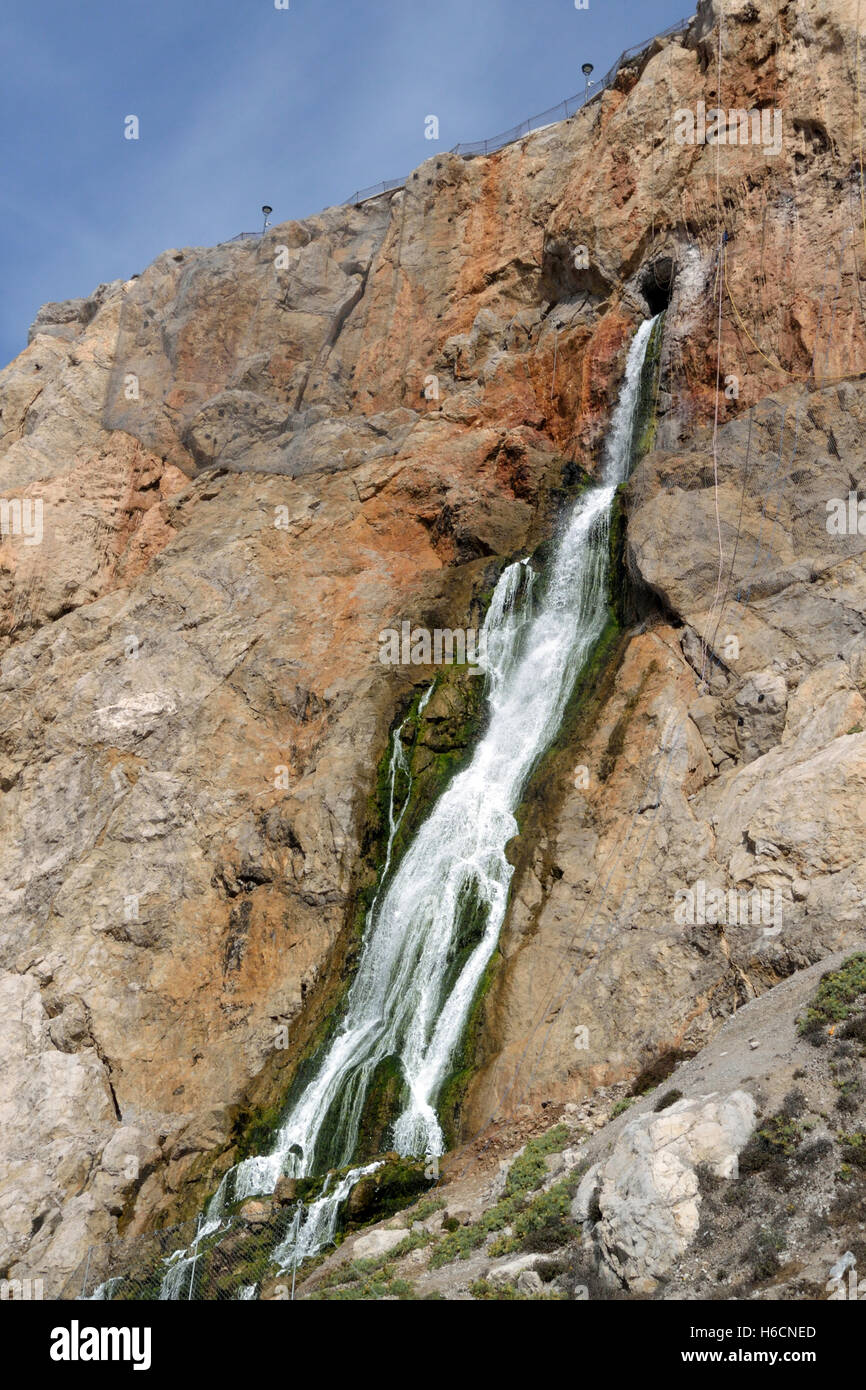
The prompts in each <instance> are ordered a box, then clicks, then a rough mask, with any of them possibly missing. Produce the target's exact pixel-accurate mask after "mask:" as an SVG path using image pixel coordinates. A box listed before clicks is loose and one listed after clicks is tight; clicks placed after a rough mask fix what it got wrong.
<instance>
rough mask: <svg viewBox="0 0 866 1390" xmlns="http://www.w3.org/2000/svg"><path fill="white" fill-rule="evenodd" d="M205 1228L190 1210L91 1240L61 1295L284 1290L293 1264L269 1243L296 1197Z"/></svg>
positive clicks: (131, 1297) (204, 1295)
mask: <svg viewBox="0 0 866 1390" xmlns="http://www.w3.org/2000/svg"><path fill="white" fill-rule="evenodd" d="M252 1206H253V1208H254V1210H253V1212H252V1213H249V1212H248V1213H247V1214H246V1215H244V1214H243V1212H238V1213H235V1214H234V1215H233V1216H232V1217H231V1218H230V1219H228V1220H226V1221H223V1222H222V1223H221V1224H220V1225H219V1227H218V1228H214V1229H210V1230H209V1229H208V1227H207V1226H206V1225H205V1224H204V1223H203V1218H201V1217H193V1218H191V1219H190V1220H188V1221H183V1222H181V1223H180V1224H179V1225H176V1226H165V1227H163V1228H162V1229H161V1230H158V1231H147V1232H145V1234H143V1235H140V1236H135V1237H133V1238H132V1239H123V1238H121V1237H116V1238H115V1239H114V1240H111V1241H107V1242H105V1243H104V1244H103V1245H100V1246H93V1247H92V1248H91V1249H90V1250H89V1251H88V1252H87V1255H86V1256H85V1257H84V1259H83V1260H82V1261H81V1263H80V1264H79V1265H78V1268H77V1269H76V1270H75V1271H74V1272H73V1273H72V1274H71V1275H70V1277H69V1279H68V1280H67V1282H66V1285H65V1287H64V1289H63V1292H62V1294H61V1298H64V1299H87V1300H90V1299H98V1300H106V1301H112V1302H124V1301H156V1300H173V1301H178V1302H183V1301H188V1300H208V1301H214V1300H220V1299H229V1300H231V1301H236V1300H238V1299H241V1300H243V1299H255V1298H258V1297H259V1296H260V1294H261V1292H262V1289H263V1287H264V1288H265V1290H266V1291H267V1292H268V1293H269V1295H270V1296H271V1297H276V1298H287V1297H290V1291H291V1286H292V1271H291V1269H289V1270H288V1272H287V1271H286V1270H284V1269H282V1268H281V1267H280V1266H278V1265H277V1264H276V1263H275V1262H274V1259H273V1255H274V1251H275V1250H277V1249H278V1248H279V1246H280V1245H281V1243H283V1242H284V1241H285V1240H286V1237H287V1236H289V1235H290V1233H291V1231H292V1228H293V1223H294V1222H295V1217H296V1214H297V1211H298V1206H297V1203H296V1202H292V1203H288V1204H284V1205H280V1204H278V1203H276V1202H273V1201H266V1202H261V1203H258V1202H257V1203H253V1204H252Z"/></svg>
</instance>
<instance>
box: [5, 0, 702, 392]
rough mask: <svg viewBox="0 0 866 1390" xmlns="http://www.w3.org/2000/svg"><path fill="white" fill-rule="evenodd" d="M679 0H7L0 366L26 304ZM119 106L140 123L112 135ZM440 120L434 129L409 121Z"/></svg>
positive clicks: (389, 173)
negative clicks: (132, 130) (579, 1)
mask: <svg viewBox="0 0 866 1390" xmlns="http://www.w3.org/2000/svg"><path fill="white" fill-rule="evenodd" d="M689 13H691V9H690V7H689V5H688V0H589V8H588V9H585V10H577V9H576V8H575V4H574V0H369V3H367V2H366V0H355V3H353V0H290V8H289V9H288V10H277V9H276V8H275V5H274V0H137V3H136V2H135V0H134V2H133V3H129V0H79V3H74V0H73V2H72V3H70V0H38V2H37V3H35V4H18V5H15V6H6V7H4V12H3V14H2V17H0V40H2V46H3V52H4V55H5V60H4V65H3V66H4V72H3V83H2V87H0V119H2V129H3V131H4V135H5V138H4V142H3V144H4V152H3V163H2V177H0V203H2V217H0V264H2V266H3V268H4V274H3V294H2V299H0V306H2V307H0V365H3V364H5V363H6V362H8V361H9V360H10V358H12V357H13V356H14V355H15V354H16V353H17V352H19V351H20V350H21V348H22V347H23V346H24V345H25V343H26V338H27V329H28V326H29V324H30V323H31V321H32V319H33V317H34V316H35V313H36V310H37V309H38V307H39V305H40V304H43V303H44V302H45V301H46V300H49V299H69V298H71V297H73V296H76V295H86V294H88V293H89V292H90V291H91V290H92V289H93V288H94V287H95V286H96V285H97V284H99V282H100V281H103V280H105V281H108V280H114V279H117V278H118V277H120V276H123V277H126V276H128V275H131V274H132V273H134V272H135V271H140V270H142V269H143V268H144V267H145V266H146V265H147V264H148V263H149V262H150V261H152V260H153V259H154V257H155V256H157V255H159V253H160V252H161V251H162V250H164V249H165V248H167V247H173V246H178V247H179V246H201V245H209V244H213V243H214V242H217V241H221V240H224V239H226V238H227V237H230V236H233V235H234V234H235V233H236V232H240V231H248V230H255V229H257V228H258V227H259V226H260V223H261V215H260V212H259V208H260V207H261V205H262V203H270V204H271V205H272V206H273V208H274V216H273V218H272V221H273V222H274V223H276V222H278V221H285V220H286V219H288V218H292V217H304V216H308V215H309V214H310V213H313V212H316V211H318V210H319V209H320V208H322V207H327V206H328V205H330V204H332V203H337V202H342V201H343V200H344V199H345V198H347V197H348V196H349V195H350V194H351V193H353V192H354V190H355V189H356V188H360V187H363V186H365V185H367V184H372V183H376V182H377V181H379V180H380V179H384V178H395V177H398V176H400V175H403V174H406V173H408V172H409V171H410V170H411V169H413V168H414V167H415V166H416V165H417V164H420V163H421V161H422V160H424V159H426V158H428V157H429V156H430V155H431V154H433V153H435V151H436V150H439V149H449V148H450V147H451V146H452V145H454V144H456V143H457V142H458V141H468V140H480V139H484V138H485V137H487V136H492V135H495V134H497V133H498V132H499V131H501V130H504V129H507V128H508V127H509V126H511V125H514V124H516V123H517V122H518V121H520V120H522V119H523V118H524V117H526V116H530V115H533V114H535V113H536V112H539V111H542V110H544V109H545V108H546V107H548V106H551V105H553V104H554V103H555V102H557V101H560V100H561V99H562V98H563V97H565V96H571V95H573V94H574V93H575V92H577V91H580V90H581V89H582V87H583V78H582V76H581V72H580V67H581V64H582V63H583V62H585V61H589V62H592V63H594V64H595V76H596V77H599V76H601V74H602V73H603V72H605V71H606V70H607V68H608V67H609V66H610V64H611V63H612V62H613V60H614V59H615V58H616V57H617V56H618V55H619V53H620V52H621V50H622V49H623V48H624V47H626V46H627V45H631V44H633V43H638V42H639V41H641V40H642V39H645V38H649V37H650V36H651V35H652V34H653V33H655V32H657V31H658V30H660V29H663V28H665V27H666V26H667V25H668V24H671V23H673V21H674V20H676V19H679V18H681V17H682V16H683V15H686V14H689ZM128 115H136V116H138V118H139V122H140V138H139V139H138V140H127V139H125V138H124V119H125V117H126V116H128ZM428 115H436V116H438V118H439V122H440V139H439V141H438V143H434V142H432V141H429V140H426V139H425V138H424V119H425V117H426V116H428Z"/></svg>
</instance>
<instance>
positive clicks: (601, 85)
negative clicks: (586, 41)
mask: <svg viewBox="0 0 866 1390" xmlns="http://www.w3.org/2000/svg"><path fill="white" fill-rule="evenodd" d="M693 19H694V15H692V16H690V17H689V18H688V19H678V20H677V21H676V23H675V24H671V25H669V26H668V28H667V29H662V31H661V33H659V34H654V35H653V36H652V38H651V39H645V40H644V42H643V43H639V44H635V45H634V46H633V47H632V48H626V49H623V51H622V53H621V54H620V55H619V57H618V58H617V60H616V62H615V63H614V64H613V65H612V67H610V68H609V69H608V71H607V72H606V73H605V75H604V77H602V78H601V79H600V80H599V81H598V82H594V83H592V90H591V91H589V92H587V91H586V90H585V91H584V92H581V93H580V94H579V95H578V96H573V97H566V98H565V100H564V101H560V102H558V103H557V105H556V106H550V107H548V109H547V110H546V111H541V112H539V114H538V115H537V116H529V117H528V119H527V120H525V121H521V122H520V124H519V125H515V126H512V127H511V129H510V130H505V131H503V132H502V134H501V135H494V136H493V137H492V138H491V139H489V140H474V141H470V142H469V143H467V144H458V145H455V146H454V148H453V149H452V150H451V154H457V155H460V156H461V157H462V158H464V159H472V158H474V156H476V155H485V154H495V153H496V151H497V150H501V149H504V148H505V146H506V145H513V144H514V143H515V141H517V140H523V139H525V138H526V136H527V135H531V134H532V132H533V131H534V130H538V129H540V128H541V127H543V126H546V125H555V124H556V123H557V122H558V121H567V120H570V119H571V117H572V116H573V115H575V113H576V112H577V111H579V110H580V108H581V107H582V106H584V105H589V104H590V103H592V102H593V101H595V100H596V98H597V97H600V96H601V94H602V92H605V91H607V90H608V88H609V87H611V86H613V83H614V82H615V81H616V77H617V73H618V72H619V70H620V68H621V67H622V66H623V64H625V63H627V62H628V60H629V59H630V58H636V57H639V56H640V55H641V54H643V53H645V52H646V50H647V49H648V48H651V47H652V45H653V44H654V43H655V42H656V40H657V39H667V38H671V37H672V36H673V35H674V34H683V33H685V31H686V30H687V29H688V27H689V25H690V24H691V23H692V20H693ZM408 177H409V176H408V175H407V176H406V178H402V179H385V180H384V181H383V182H382V183H374V184H371V185H370V187H369V188H359V189H358V191H357V192H356V193H353V194H352V196H351V198H347V199H346V204H347V205H352V204H355V205H357V204H358V203H365V202H366V201H367V200H368V198H379V197H381V196H382V194H383V193H393V192H394V190H395V189H397V188H404V187H405V186H406V183H407V181H408Z"/></svg>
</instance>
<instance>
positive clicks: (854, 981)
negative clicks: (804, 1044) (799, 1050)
mask: <svg viewBox="0 0 866 1390" xmlns="http://www.w3.org/2000/svg"><path fill="white" fill-rule="evenodd" d="M863 994H866V952H864V951H859V952H858V953H857V954H856V955H853V956H849V958H848V960H846V961H844V962H843V964H842V965H840V966H839V969H838V970H830V971H828V972H827V974H826V975H822V976H821V982H820V984H819V985H818V990H817V993H816V995H815V997H814V999H813V1000H812V1003H811V1004H810V1005H809V1007H808V1008H807V1010H806V1012H805V1013H804V1014H803V1015H802V1016H801V1017H800V1019H799V1020H798V1025H797V1026H798V1028H799V1031H800V1033H801V1034H803V1035H804V1036H806V1037H809V1038H811V1039H812V1041H813V1042H822V1041H824V1039H825V1038H826V1037H827V1036H828V1033H829V1032H830V1031H831V1030H833V1029H834V1027H835V1025H836V1024H838V1023H842V1022H844V1021H845V1020H846V1019H847V1018H848V1017H849V1015H850V1014H851V1012H852V1006H853V1005H854V1003H855V1002H856V1001H857V1000H859V999H860V998H861V996H862V995H863Z"/></svg>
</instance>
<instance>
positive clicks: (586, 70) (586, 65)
mask: <svg viewBox="0 0 866 1390" xmlns="http://www.w3.org/2000/svg"><path fill="white" fill-rule="evenodd" d="M581 72H582V73H583V75H584V77H585V78H586V86H585V87H584V89H583V101H584V105H585V104H586V101H587V99H588V97H589V75H590V73H591V72H592V63H584V65H583V67H582V68H581Z"/></svg>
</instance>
